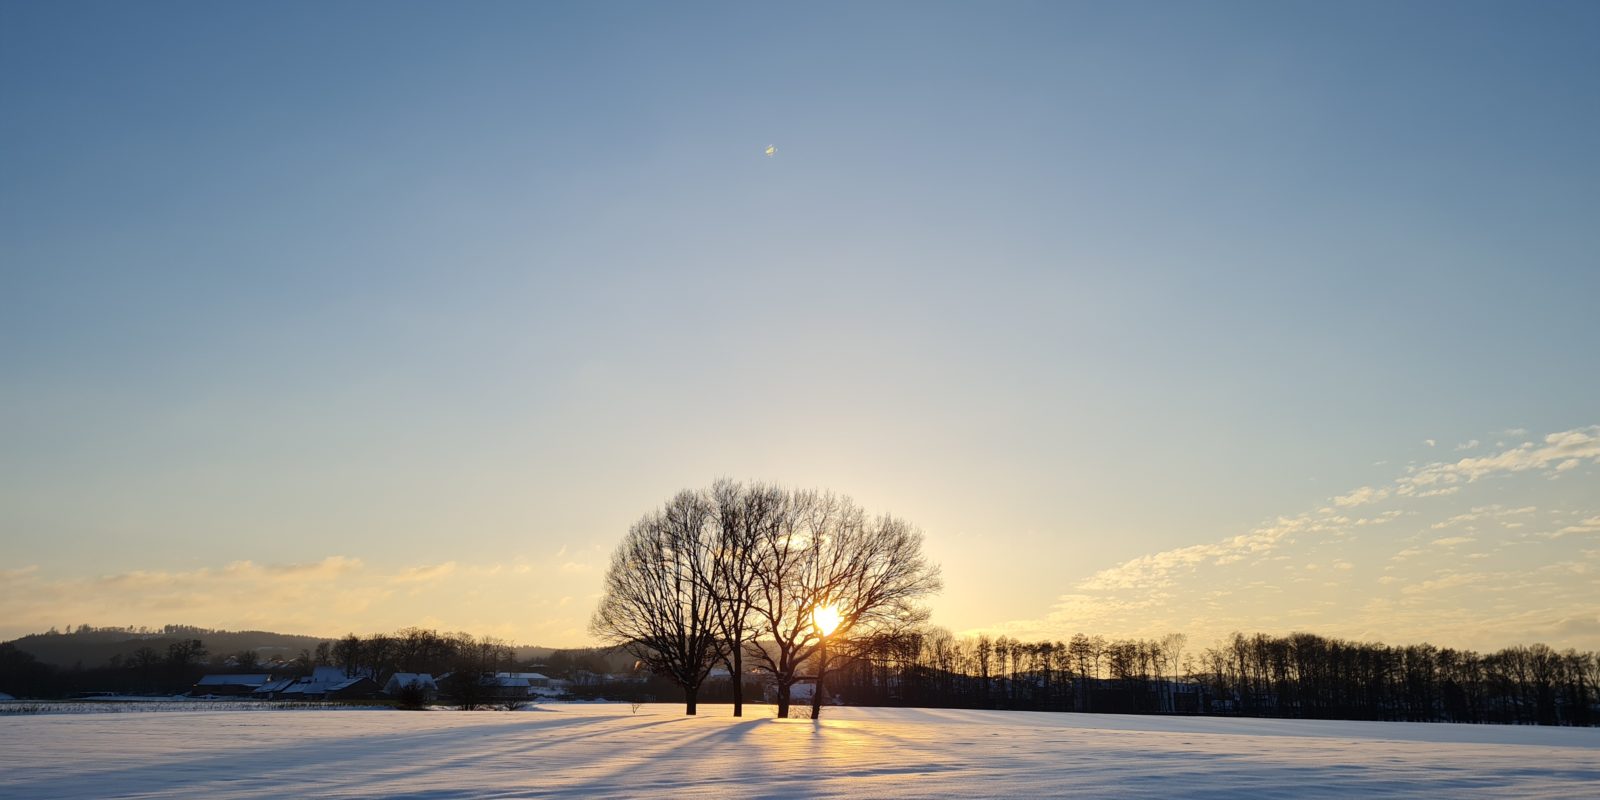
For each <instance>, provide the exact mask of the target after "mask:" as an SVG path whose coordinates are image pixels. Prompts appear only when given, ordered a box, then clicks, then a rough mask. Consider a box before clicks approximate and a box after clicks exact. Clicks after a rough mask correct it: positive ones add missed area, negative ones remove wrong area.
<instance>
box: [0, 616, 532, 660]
mask: <svg viewBox="0 0 1600 800" xmlns="http://www.w3.org/2000/svg"><path fill="white" fill-rule="evenodd" d="M192 639H199V640H200V642H201V644H203V645H204V646H205V649H206V654H207V655H206V658H205V659H204V660H206V661H216V662H221V661H222V660H224V659H226V658H227V657H228V656H230V655H234V654H237V653H240V652H242V651H245V650H252V651H254V652H255V653H256V656H257V659H258V661H259V663H261V664H266V663H268V662H270V661H272V660H273V659H275V658H281V659H283V660H284V661H292V660H294V659H295V658H296V657H298V656H299V655H300V653H301V651H311V652H312V653H313V654H314V653H315V652H316V650H317V645H319V644H321V643H323V642H331V641H333V640H332V639H330V638H328V637H324V636H303V635H300V634H293V633H274V632H272V631H224V630H212V629H210V628H199V627H195V626H192V625H164V626H162V627H160V628H91V627H89V626H87V625H85V626H80V627H78V628H74V629H72V630H70V631H68V632H66V633H61V632H58V631H51V632H49V633H34V634H29V635H27V636H23V637H21V638H19V639H13V640H12V641H10V642H0V644H12V645H15V646H16V648H17V649H18V650H20V651H22V652H24V653H27V654H29V655H31V656H33V657H34V658H36V659H38V660H39V661H40V662H42V663H45V664H51V665H54V666H57V667H62V668H64V669H72V668H74V667H81V668H83V669H95V668H99V667H105V666H109V665H111V664H112V662H113V660H115V659H119V657H120V661H121V662H122V663H131V660H132V659H133V656H134V653H137V652H138V651H139V650H140V649H142V648H146V647H148V648H150V649H151V650H154V651H155V652H157V653H160V654H162V655H165V654H166V653H167V648H168V646H169V645H171V644H173V643H175V642H186V641H189V640H192ZM515 652H516V658H517V660H518V661H519V662H527V661H536V660H541V659H545V658H548V657H550V655H551V654H552V653H554V652H555V649H554V648H550V647H533V646H518V647H516V648H515Z"/></svg>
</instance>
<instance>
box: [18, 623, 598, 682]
mask: <svg viewBox="0 0 1600 800" xmlns="http://www.w3.org/2000/svg"><path fill="white" fill-rule="evenodd" d="M173 627H175V626H168V629H167V630H165V631H161V632H162V633H170V632H171V629H172V628H173ZM80 632H81V631H80ZM550 660H551V661H552V663H553V665H554V670H555V671H557V672H561V671H564V670H573V669H581V668H589V667H592V668H594V669H595V670H596V671H602V670H604V669H605V663H606V662H605V659H604V657H603V655H602V654H600V653H599V652H597V651H594V650H577V651H557V652H556V653H554V654H552V655H551V657H550ZM324 666H332V667H338V668H340V669H342V670H343V671H344V673H345V674H346V675H348V676H351V677H358V676H364V677H370V678H372V679H373V680H374V681H375V682H376V683H378V685H380V686H382V685H383V684H384V683H386V682H387V681H388V680H389V678H390V676H392V675H394V674H395V673H396V672H413V673H427V674H429V675H440V674H442V673H457V674H460V675H468V676H473V677H474V678H476V677H477V676H480V675H483V674H486V673H487V674H492V673H494V672H498V671H511V670H515V669H518V664H517V659H516V653H515V650H514V649H513V648H512V647H511V646H510V645H509V644H508V643H506V642H504V641H501V640H499V639H496V638H493V637H474V636H472V635H469V634H464V633H440V632H438V631H433V630H427V629H423V628H407V629H404V630H401V631H398V632H395V633H389V634H382V633H380V634H372V635H369V636H357V635H355V634H353V633H352V634H349V635H347V636H345V637H343V638H341V639H334V640H327V641H323V642H321V643H319V644H317V645H316V646H315V647H314V648H306V649H303V650H301V651H300V652H299V654H297V655H296V656H294V657H293V658H291V659H289V660H287V661H283V662H277V661H275V662H273V663H271V664H267V663H262V662H261V661H260V658H259V655H258V654H257V653H256V651H254V650H243V651H240V652H237V653H219V654H213V653H211V652H210V651H209V650H208V649H207V647H206V645H205V643H204V642H203V641H202V640H201V639H198V638H182V639H179V640H177V641H174V642H171V643H169V644H167V646H166V647H164V648H157V647H152V646H148V645H141V646H139V647H137V648H134V649H132V650H130V651H128V652H126V653H117V654H115V655H113V656H111V657H110V659H108V660H107V661H106V662H105V663H103V664H100V665H97V666H93V667H84V666H83V665H81V664H79V665H76V666H73V667H70V668H65V669H63V668H60V667H56V666H54V665H51V664H47V663H43V662H40V661H39V660H38V659H37V658H35V657H34V656H33V655H31V654H29V653H28V652H26V651H24V650H22V649H20V648H18V647H17V646H16V645H15V644H14V643H10V642H7V643H4V644H0V691H4V692H7V693H9V694H14V695H17V696H26V697H63V696H71V695H74V694H81V693H88V692H114V693H119V694H136V693H149V694H171V693H177V692H183V691H187V690H188V689H189V688H190V687H192V686H193V685H194V683H195V682H196V681H197V680H199V678H200V676H201V675H203V674H205V673H207V672H246V673H248V672H271V673H273V674H276V675H280V676H293V675H307V674H310V672H311V671H312V669H313V668H315V667H324ZM544 668H546V669H550V667H544ZM469 688H470V687H469ZM464 693H465V692H464Z"/></svg>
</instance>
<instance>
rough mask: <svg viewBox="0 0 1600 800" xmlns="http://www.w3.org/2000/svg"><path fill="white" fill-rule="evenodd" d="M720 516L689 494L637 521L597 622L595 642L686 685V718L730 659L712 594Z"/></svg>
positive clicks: (610, 576) (611, 574)
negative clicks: (715, 526) (717, 667)
mask: <svg viewBox="0 0 1600 800" xmlns="http://www.w3.org/2000/svg"><path fill="white" fill-rule="evenodd" d="M713 516H714V513H713V509H712V506H711V503H710V502H709V501H708V500H707V499H706V498H705V496H704V495H702V494H700V493H698V492H690V491H685V492H680V493H679V494H678V495H677V496H676V497H674V498H673V499H672V500H671V501H669V502H668V503H667V505H666V507H665V508H664V509H663V510H662V511H661V512H659V513H654V514H649V515H646V516H645V517H644V518H643V519H641V520H639V521H638V522H637V523H635V524H634V526H633V527H632V528H631V529H629V531H628V535H627V536H626V537H625V538H624V539H623V541H622V544H621V545H619V546H618V547H617V550H616V552H614V553H613V554H612V556H611V566H610V568H609V569H608V570H607V572H606V580H605V593H604V595H603V597H602V598H601V600H600V608H599V609H598V610H597V611H596V612H595V615H594V619H593V620H592V621H591V622H590V624H589V627H590V630H591V631H592V632H593V633H594V634H595V636H597V637H598V638H600V639H603V640H605V641H607V642H608V643H610V644H613V645H617V646H620V647H622V648H624V649H626V650H627V651H628V652H629V653H631V654H633V655H634V656H635V657H637V658H638V659H640V660H641V661H643V662H645V663H646V664H647V665H648V666H649V667H650V669H651V670H653V671H655V672H656V673H658V674H661V675H665V676H667V677H669V678H671V679H672V680H673V682H675V683H677V684H678V685H679V686H680V687H682V688H683V695H684V706H685V708H684V713H685V714H694V713H695V712H696V704H695V700H696V697H697V695H698V694H699V691H700V686H701V684H702V683H704V682H705V679H706V674H707V673H708V672H710V671H711V667H712V666H713V665H714V664H716V663H717V661H718V660H720V659H721V657H722V649H723V638H722V630H723V629H722V625H720V624H719V617H718V607H717V603H716V598H715V597H714V595H713V594H712V592H711V586H712V584H713V582H714V576H715V570H714V569H713V566H712V562H713V559H714V555H715V546H714V536H713V533H712V531H711V530H710V528H711V523H712V521H713Z"/></svg>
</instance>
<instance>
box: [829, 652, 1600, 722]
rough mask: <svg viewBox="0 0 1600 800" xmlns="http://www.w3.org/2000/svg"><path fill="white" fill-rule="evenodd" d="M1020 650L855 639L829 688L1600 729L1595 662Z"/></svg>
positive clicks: (932, 703) (997, 704) (868, 698)
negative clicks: (1580, 726) (852, 647)
mask: <svg viewBox="0 0 1600 800" xmlns="http://www.w3.org/2000/svg"><path fill="white" fill-rule="evenodd" d="M1186 644H1187V639H1186V638H1185V637H1184V636H1182V635H1180V634H1174V635H1169V636H1166V637H1163V638H1161V639H1154V640H1145V639H1105V638H1103V637H1099V636H1085V635H1078V636H1074V637H1072V639H1070V640H1069V641H1066V642H1062V641H1043V642H1028V641H1023V640H1020V639H1013V638H1010V637H1005V636H1002V637H998V638H993V639H991V638H989V637H978V638H976V639H956V638H955V637H952V636H951V635H950V634H949V633H947V632H944V631H931V632H929V631H922V632H913V633H908V634H901V635H897V636H892V637H882V638H880V639H877V640H872V641H864V642H858V643H857V645H856V647H855V649H854V650H853V651H852V652H851V653H850V654H849V663H848V664H847V665H845V666H843V667H835V669H836V670H838V673H837V674H836V675H834V676H833V677H830V678H829V681H830V684H829V690H830V691H831V692H834V693H836V694H837V695H838V696H839V697H840V698H841V699H843V700H844V701H845V702H849V703H854V704H861V705H908V706H928V707H951V708H995V709H1017V710H1030V711H1080V712H1104V713H1153V714H1172V713H1177V714H1211V715H1244V716H1260V717H1286V718H1302V719H1354V720H1403V721H1412V722H1493V723H1513V724H1538V725H1596V724H1600V691H1597V687H1600V653H1596V652H1593V651H1590V652H1580V651H1577V650H1570V649H1569V650H1565V651H1557V650H1555V649H1553V648H1551V647H1548V646H1546V645H1543V644H1533V645H1519V646H1516V647H1508V648H1505V649H1503V650H1499V651H1496V652H1493V653H1488V654H1481V653H1477V652H1474V651H1471V650H1457V649H1452V648H1439V647H1435V646H1433V645H1430V644H1420V645H1407V646H1391V645H1385V644H1380V643H1371V642H1351V641H1346V640H1342V639H1336V638H1330V637H1326V636H1318V635H1316V634H1310V633H1294V634H1290V635H1288V636H1270V635H1267V634H1259V633H1258V634H1255V635H1253V636H1246V635H1243V634H1234V635H1233V636H1232V637H1231V638H1230V639H1229V640H1227V641H1226V642H1223V643H1221V644H1220V645H1218V646H1216V647H1212V648H1208V649H1205V650H1203V651H1200V652H1198V653H1192V654H1191V653H1187V652H1186V651H1185V646H1186Z"/></svg>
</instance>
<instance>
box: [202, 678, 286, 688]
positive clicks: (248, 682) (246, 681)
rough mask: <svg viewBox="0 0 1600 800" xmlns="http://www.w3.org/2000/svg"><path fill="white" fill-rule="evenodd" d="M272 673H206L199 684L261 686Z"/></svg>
mask: <svg viewBox="0 0 1600 800" xmlns="http://www.w3.org/2000/svg"><path fill="white" fill-rule="evenodd" d="M271 679H272V676H271V675H206V676H204V677H202V678H201V679H200V682H199V683H198V684H196V685H197V686H260V685H261V684H263V683H266V682H267V681H269V680H271Z"/></svg>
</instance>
